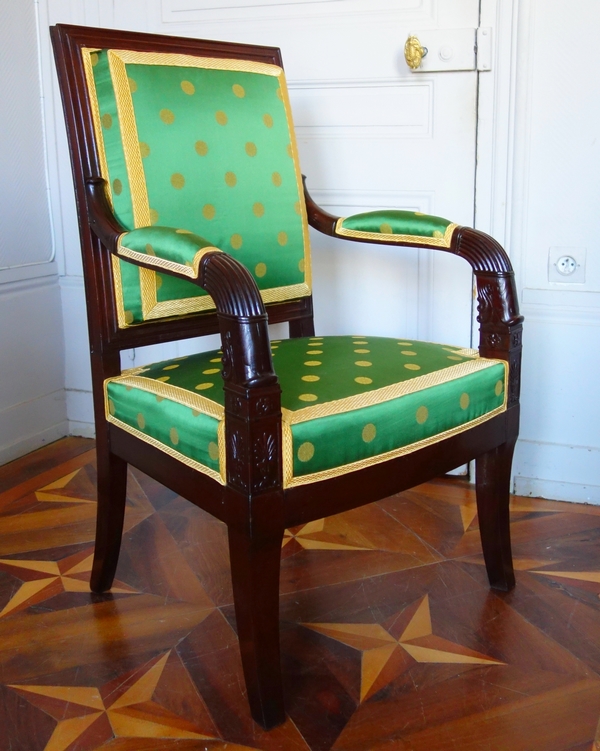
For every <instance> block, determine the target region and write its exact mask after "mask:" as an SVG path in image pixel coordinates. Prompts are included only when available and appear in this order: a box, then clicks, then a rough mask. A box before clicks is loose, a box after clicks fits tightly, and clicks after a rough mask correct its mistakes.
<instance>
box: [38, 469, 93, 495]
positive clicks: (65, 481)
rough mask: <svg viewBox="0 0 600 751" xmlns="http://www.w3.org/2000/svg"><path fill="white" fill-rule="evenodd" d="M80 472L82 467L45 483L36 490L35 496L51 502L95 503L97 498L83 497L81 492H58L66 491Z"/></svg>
mask: <svg viewBox="0 0 600 751" xmlns="http://www.w3.org/2000/svg"><path fill="white" fill-rule="evenodd" d="M80 472H81V468H79V469H76V470H75V471H74V472H70V473H69V474H68V475H65V476H64V477H60V478H59V479H58V480H55V481H54V482H51V483H50V484H49V485H44V487H43V488H40V489H39V490H36V491H35V497H36V498H37V499H38V501H49V502H50V503H95V502H96V501H95V499H93V498H81V497H80V495H81V494H79V495H77V496H75V495H68V493H67V492H63V493H58V492H57V491H59V490H63V491H64V490H65V488H66V487H67V486H68V485H69V483H70V482H71V481H72V480H73V479H75V477H77V475H78V474H79V473H80Z"/></svg>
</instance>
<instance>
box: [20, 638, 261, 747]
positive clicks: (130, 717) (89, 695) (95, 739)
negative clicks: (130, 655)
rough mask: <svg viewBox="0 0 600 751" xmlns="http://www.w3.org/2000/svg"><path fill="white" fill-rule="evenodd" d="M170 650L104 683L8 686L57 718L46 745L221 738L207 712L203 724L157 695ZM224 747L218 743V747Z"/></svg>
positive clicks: (92, 744)
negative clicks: (92, 684)
mask: <svg viewBox="0 0 600 751" xmlns="http://www.w3.org/2000/svg"><path fill="white" fill-rule="evenodd" d="M169 655H170V652H167V653H166V654H164V655H162V656H159V657H156V658H154V659H153V660H151V661H150V662H149V663H147V664H146V665H145V666H144V667H143V668H141V669H138V670H135V671H132V672H131V673H129V674H126V675H124V676H120V677H119V678H118V679H117V680H116V681H111V683H109V684H107V685H105V686H102V687H100V688H96V687H93V686H28V685H12V686H10V688H12V689H13V690H14V691H17V692H18V693H19V694H20V695H22V696H23V697H25V698H26V699H27V700H28V701H29V702H30V703H31V704H33V705H34V706H37V707H38V708H40V709H41V710H43V711H44V712H46V713H47V714H49V715H50V716H52V717H54V718H55V719H56V720H58V724H57V725H56V727H55V728H54V732H53V733H52V735H51V736H50V738H49V740H48V742H47V743H46V746H45V748H44V751H66V749H68V748H71V747H72V745H73V744H74V743H75V742H77V744H76V745H77V749H78V751H91V750H92V749H96V748H100V747H101V746H103V745H104V744H105V743H106V742H107V741H110V740H111V739H113V738H156V739H158V738H162V739H172V740H175V739H195V740H198V741H200V740H201V741H211V740H216V741H219V740H220V739H219V738H218V736H217V735H216V732H217V731H216V728H215V727H214V725H213V723H212V721H211V720H210V717H209V716H208V715H207V716H206V717H205V718H204V722H202V725H205V727H200V726H199V725H197V724H195V723H194V722H191V721H190V720H187V719H185V718H184V717H181V716H179V715H177V714H175V713H174V712H172V711H171V710H169V709H168V708H167V707H165V706H162V704H161V703H159V702H158V701H157V700H156V698H155V692H156V689H157V686H158V684H159V681H160V679H161V676H162V674H163V670H164V668H165V665H166V664H167V661H168V659H169ZM224 746H226V747H227V748H228V749H229V748H230V749H232V751H233V749H239V750H240V751H241V750H242V749H246V748H247V747H246V746H238V745H235V744H224ZM202 747H203V748H204V746H202ZM220 747H221V744H220V743H219V744H218V745H217V748H220ZM156 748H158V746H156ZM160 748H163V746H162V745H161V746H160ZM211 748H213V749H214V748H215V747H214V746H212V745H211Z"/></svg>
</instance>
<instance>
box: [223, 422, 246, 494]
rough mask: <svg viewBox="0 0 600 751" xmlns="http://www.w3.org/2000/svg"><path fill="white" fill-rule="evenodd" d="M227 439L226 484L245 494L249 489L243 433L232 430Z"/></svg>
mask: <svg viewBox="0 0 600 751" xmlns="http://www.w3.org/2000/svg"><path fill="white" fill-rule="evenodd" d="M229 437H230V444H229V455H228V457H227V480H228V484H230V485H233V486H234V487H237V488H239V489H240V490H243V491H244V492H247V491H248V489H249V488H248V464H247V461H246V458H247V457H246V453H247V443H246V438H245V436H244V433H243V432H242V431H241V430H239V429H238V428H234V429H233V430H232V431H231V433H230V434H229Z"/></svg>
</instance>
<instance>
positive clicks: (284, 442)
mask: <svg viewBox="0 0 600 751" xmlns="http://www.w3.org/2000/svg"><path fill="white" fill-rule="evenodd" d="M281 412H282V421H281V453H282V458H283V487H284V488H287V487H288V486H289V484H290V483H291V482H292V481H293V479H294V437H293V435H292V426H291V425H290V423H289V422H288V420H286V416H285V412H287V410H283V409H282V410H281Z"/></svg>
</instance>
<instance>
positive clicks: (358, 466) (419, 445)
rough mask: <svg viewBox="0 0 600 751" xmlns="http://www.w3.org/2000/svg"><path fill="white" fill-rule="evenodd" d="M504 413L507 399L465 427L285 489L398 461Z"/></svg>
mask: <svg viewBox="0 0 600 751" xmlns="http://www.w3.org/2000/svg"><path fill="white" fill-rule="evenodd" d="M504 393H505V394H506V388H505V389H504ZM502 412H506V397H505V399H504V404H502V405H501V406H500V407H496V409H494V410H492V411H491V412H486V414H485V415H481V417H477V418H475V419H474V420H471V421H470V422H467V423H464V424H463V425H457V426H456V427H454V428H450V430H446V431H444V432H443V433H437V434H436V435H434V436H431V437H430V438H424V439H423V440H421V441H417V442H416V443H410V444H409V445H408V446H401V447H400V448H397V449H393V450H392V451H388V452H386V453H385V454H377V456H371V457H367V458H365V459H359V460H358V461H356V462H351V463H350V464H343V465H342V466H339V467H332V468H331V469H323V470H321V471H320V472H314V473H313V474H310V475H301V476H299V477H292V478H291V479H287V478H285V479H284V485H283V487H284V488H285V489H287V488H296V487H298V486H299V485H308V484H309V483H313V482H319V481H320V480H328V479H330V478H333V477H340V476H341V475H345V474H347V473H348V472H355V471H357V470H359V469H365V468H366V467H370V466H372V465H374V464H382V463H383V462H386V461H388V459H396V458H397V457H399V456H403V455H405V454H411V453H413V451H418V450H419V449H421V448H425V447H427V446H432V445H433V444H435V443H439V442H440V441H443V440H445V439H446V438H451V437H452V436H454V435H458V434H459V433H463V432H464V431H466V430H468V429H469V428H474V427H476V426H477V425H481V424H482V423H484V422H487V421H488V420H491V419H492V417H496V415H499V414H501V413H502ZM284 465H285V462H284Z"/></svg>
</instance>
